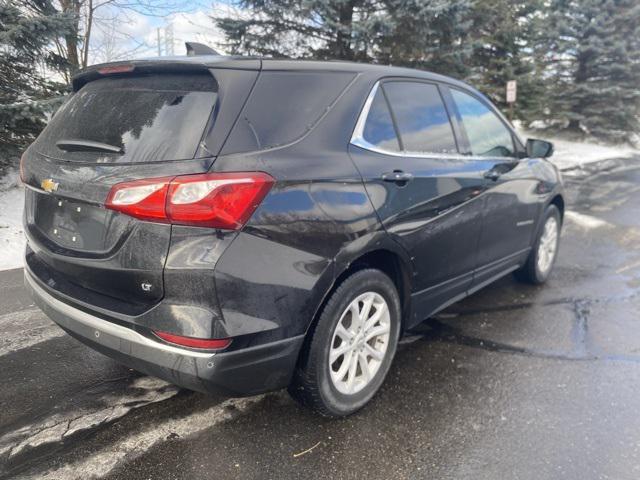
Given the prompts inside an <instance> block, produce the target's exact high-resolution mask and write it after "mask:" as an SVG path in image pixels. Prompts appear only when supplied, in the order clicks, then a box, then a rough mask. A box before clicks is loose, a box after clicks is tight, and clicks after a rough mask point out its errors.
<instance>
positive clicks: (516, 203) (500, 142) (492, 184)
mask: <svg viewBox="0 0 640 480" xmlns="http://www.w3.org/2000/svg"><path fill="white" fill-rule="evenodd" d="M450 93H451V98H452V101H453V106H452V108H453V109H454V110H456V114H457V115H459V118H460V120H461V124H462V132H463V136H462V138H463V141H465V143H466V144H467V146H468V150H469V152H468V153H469V154H470V155H471V158H474V159H476V161H479V162H482V163H483V164H484V165H486V169H487V170H486V173H485V177H486V178H485V183H486V185H485V188H486V192H485V197H486V199H485V208H484V210H483V227H482V233H481V235H480V245H479V249H478V271H477V272H476V275H475V279H474V286H478V285H482V284H483V283H486V282H488V281H491V280H492V279H493V278H494V277H495V276H496V275H500V274H502V273H504V271H505V270H509V269H511V268H514V267H516V266H518V264H520V263H521V262H522V260H523V258H524V257H526V255H527V253H528V248H529V246H530V244H531V239H532V236H533V229H534V228H535V223H536V219H537V218H538V211H539V208H540V205H541V204H540V196H539V195H537V194H536V186H537V184H538V181H537V179H536V175H535V171H534V169H533V168H532V165H531V162H529V161H528V160H527V159H523V160H520V159H519V157H520V156H521V155H520V154H519V152H520V151H521V148H522V147H521V146H520V145H519V144H518V142H517V140H516V139H515V137H514V135H513V133H512V131H511V129H510V128H509V127H508V126H507V125H506V123H505V122H504V120H503V119H501V118H500V116H499V115H498V114H497V113H496V112H495V111H494V109H493V108H492V106H491V105H490V104H489V103H488V102H487V101H485V100H484V99H481V98H480V97H478V96H475V95H474V94H472V93H471V92H466V91H463V90H460V89H457V88H453V87H451V88H450Z"/></svg>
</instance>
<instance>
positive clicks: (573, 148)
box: [518, 130, 640, 175]
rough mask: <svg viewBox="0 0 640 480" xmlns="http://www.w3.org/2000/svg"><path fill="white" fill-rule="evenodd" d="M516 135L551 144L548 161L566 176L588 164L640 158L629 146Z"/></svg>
mask: <svg viewBox="0 0 640 480" xmlns="http://www.w3.org/2000/svg"><path fill="white" fill-rule="evenodd" d="M518 133H519V134H520V137H521V138H523V139H526V138H540V139H543V140H547V141H549V142H552V143H553V146H554V153H553V156H552V157H551V158H550V160H551V161H552V162H553V163H555V164H556V165H557V166H558V167H559V168H560V170H562V171H564V172H566V173H565V174H568V175H571V173H570V172H572V171H576V170H580V168H581V167H583V166H585V165H587V164H589V163H594V162H600V161H602V160H609V159H612V158H627V157H631V156H634V155H636V156H638V157H640V150H638V149H635V148H632V147H629V146H610V145H602V144H599V143H596V142H593V141H590V142H577V141H572V140H565V139H562V138H554V137H547V136H545V135H544V134H541V133H537V132H527V131H524V130H519V131H518Z"/></svg>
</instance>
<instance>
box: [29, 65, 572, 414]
mask: <svg viewBox="0 0 640 480" xmlns="http://www.w3.org/2000/svg"><path fill="white" fill-rule="evenodd" d="M73 89H74V92H75V93H74V94H73V95H72V96H71V97H70V98H69V99H68V101H67V102H66V103H65V104H64V105H63V106H62V107H61V108H60V110H59V111H58V112H57V114H56V115H55V116H54V117H53V119H52V120H51V122H50V123H49V125H48V126H47V128H46V129H45V130H44V132H43V133H42V134H41V135H40V137H39V138H38V139H37V141H36V142H35V143H34V144H33V145H31V146H30V147H29V149H28V150H27V151H26V152H25V154H24V156H23V159H22V163H21V175H22V179H23V181H24V183H25V185H26V187H27V188H26V208H25V219H24V221H25V225H26V229H25V230H26V232H27V236H28V247H27V251H26V261H25V265H26V268H25V277H26V284H27V285H28V287H29V289H30V290H31V292H32V293H33V295H34V297H35V300H36V302H37V304H38V305H39V306H40V308H42V310H44V312H45V313H46V314H47V315H48V316H50V317H51V319H52V320H54V321H55V322H56V323H57V324H59V325H60V326H61V327H62V328H63V329H65V330H66V331H67V332H68V333H69V334H71V335H72V336H74V337H76V338H78V339H79V340H81V341H82V342H84V343H86V344H88V345H89V346H91V347H92V348H95V349H96V350H98V351H100V352H103V353H104V354H106V355H108V356H110V357H113V358H115V359H117V360H118V361H121V362H122V363H124V364H126V365H129V366H131V367H133V368H135V369H137V370H140V371H142V372H146V373H148V374H151V375H155V376H158V377H161V378H164V379H166V380H168V381H170V382H173V383H175V384H178V385H181V386H184V387H186V388H189V389H193V390H198V391H203V392H206V391H218V392H224V393H226V394H228V395H233V396H237V395H251V394H257V393H260V392H265V391H269V390H274V389H280V388H283V387H289V391H290V392H291V393H292V395H294V396H295V397H296V398H298V399H299V400H301V401H303V402H304V403H305V404H308V405H310V406H311V407H313V408H314V409H316V410H317V411H318V412H320V413H322V414H324V415H330V416H338V415H346V414H349V413H351V412H354V411H355V410H357V409H358V408H360V407H362V406H363V405H365V404H366V403H367V402H368V401H369V400H370V399H371V398H372V396H373V395H374V394H375V392H376V391H377V390H378V389H379V387H380V386H381V384H382V382H383V380H384V378H385V375H386V374H387V371H388V370H389V366H390V364H391V361H392V359H393V357H394V353H395V350H396V345H397V343H398V339H399V337H400V336H401V335H402V332H405V331H407V330H410V329H411V328H413V327H415V326H416V325H417V324H418V323H420V322H422V321H423V320H424V319H426V318H427V317H429V316H430V315H433V314H434V313H435V312H437V311H439V310H441V309H443V308H444V307H446V306H447V305H449V304H451V303H452V302H455V301H457V300H459V299H461V298H463V297H465V296H467V295H469V294H471V293H472V292H474V291H476V290H478V289H479V288H482V287H483V286H485V285H487V284H488V283H490V282H492V281H494V280H496V279H497V278H499V277H501V276H503V275H506V274H508V273H510V272H516V273H517V274H518V276H520V277H521V278H523V279H525V280H528V281H530V282H535V283H541V282H544V281H545V279H546V278H547V276H548V275H549V273H550V271H551V269H552V266H553V262H554V259H555V256H556V252H557V248H558V239H559V232H560V227H561V222H562V215H563V209H564V200H563V197H562V182H561V178H560V175H559V173H558V171H557V169H556V168H555V167H554V166H553V165H552V164H550V163H549V162H548V161H547V160H545V159H544V157H547V156H549V155H550V154H551V153H552V145H551V144H549V143H547V142H543V141H540V140H529V141H528V142H527V143H526V144H523V143H522V142H521V140H520V139H519V137H518V135H517V134H516V133H515V132H514V131H513V129H512V128H511V127H510V126H509V124H508V122H506V121H505V119H504V118H503V117H502V115H500V113H499V112H498V111H497V110H496V109H495V107H494V106H493V105H492V104H491V103H490V102H489V101H488V100H487V99H486V98H485V97H484V96H483V95H481V94H480V93H478V92H477V91H476V90H474V89H473V88H471V87H469V86H468V85H466V84H464V83H461V82H459V81H456V80H453V79H451V78H447V77H444V76H440V75H436V74H432V73H427V72H421V71H416V70H409V69H401V68H393V67H385V66H375V65H360V64H353V63H334V62H301V61H289V60H272V59H255V58H233V57H223V56H213V55H204V56H201V55H196V56H191V57H171V58H169V57H167V58H165V59H153V60H144V61H142V60H141V61H133V62H129V63H112V64H108V65H98V66H94V67H91V68H89V69H88V70H86V71H83V72H82V73H80V74H79V75H78V76H76V77H75V78H74V80H73Z"/></svg>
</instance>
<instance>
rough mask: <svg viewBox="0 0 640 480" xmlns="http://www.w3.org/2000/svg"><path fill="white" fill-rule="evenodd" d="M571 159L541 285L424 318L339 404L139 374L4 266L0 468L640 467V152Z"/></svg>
mask: <svg viewBox="0 0 640 480" xmlns="http://www.w3.org/2000/svg"><path fill="white" fill-rule="evenodd" d="M570 173H572V175H571V176H568V177H567V193H568V207H567V209H568V212H567V215H566V221H565V228H564V231H563V236H562V243H561V249H560V256H559V260H558V263H557V264H556V267H555V271H554V274H553V275H552V277H551V279H550V280H549V282H548V283H547V285H545V286H542V287H533V286H527V285H523V284H520V283H518V282H516V281H515V280H514V279H513V278H512V277H511V276H509V277H506V278H504V279H502V280H500V281H499V282H497V283H496V284H494V285H491V286H489V287H487V288H486V289H484V290H482V291H480V292H478V293H477V294H475V295H473V296H472V297H470V298H468V299H466V300H464V301H462V302H460V303H458V304H456V305H453V306H452V307H450V308H449V309H447V310H446V311H445V312H443V313H441V314H439V315H438V316H436V317H435V318H432V319H429V320H427V321H426V322H425V323H424V324H422V325H421V326H420V328H419V330H418V331H416V332H415V335H413V336H411V337H407V338H406V339H405V340H404V341H403V344H402V346H401V348H400V349H399V351H398V354H397V357H396V360H395V362H394V365H393V367H392V369H391V371H390V374H389V377H388V379H387V381H386V383H385V385H384V386H383V388H382V390H381V392H380V394H379V395H378V396H377V397H376V398H375V399H374V401H373V402H372V403H371V404H370V406H368V407H367V408H365V409H364V410H362V411H361V412H359V413H358V414H356V415H354V416H352V417H349V418H346V419H341V420H327V419H323V418H319V417H317V416H315V415H314V414H312V413H310V412H308V411H306V410H305V409H303V408H301V407H299V406H298V405H297V404H296V403H294V402H293V401H292V400H291V399H290V398H289V397H288V396H287V395H286V393H284V392H278V393H273V394H267V395H263V396H260V397H253V398H247V399H224V398H217V397H207V396H205V395H201V394H198V393H192V392H188V391H185V390H180V389H178V388H176V387H173V386H171V385H168V384H166V383H164V382H162V381H160V380H156V379H154V378H150V377H146V376H143V375H141V374H138V373H136V372H134V371H132V370H129V369H127V368H126V367H123V366H120V365H118V364H117V363H115V362H113V361H112V360H109V359H108V358H106V357H103V356H101V355H100V354H98V353H96V352H93V351H92V350H90V349H89V348H87V347H85V346H83V345H81V344H79V343H78V342H76V341H75V340H73V339H71V338H69V337H68V336H66V335H64V334H63V333H62V332H61V331H60V330H59V329H57V327H55V326H53V325H52V324H51V323H50V322H49V321H48V320H47V319H46V318H45V317H44V316H43V315H42V314H41V313H40V312H39V311H38V310H37V309H36V308H35V307H34V306H33V304H32V302H31V301H30V299H29V298H28V297H27V295H26V293H25V291H24V289H23V287H22V272H21V271H20V270H13V271H7V272H0V479H4V478H50V479H61V480H64V479H71V478H83V479H85V478H91V477H92V476H95V477H98V478H112V479H138V478H144V479H204V478H216V479H227V478H233V479H238V478H243V479H244V478H251V479H254V478H255V479H258V478H259V479H262V478H274V479H285V478H369V479H388V478H425V479H427V478H429V479H431V478H438V479H471V478H473V479H476V478H483V479H484V478H487V479H502V478H509V479H536V480H541V479H558V478H570V479H634V480H635V479H638V478H640V414H639V412H640V214H639V210H640V159H635V160H626V161H622V160H612V161H609V162H604V163H601V164H599V165H598V166H597V167H592V170H590V171H581V172H570Z"/></svg>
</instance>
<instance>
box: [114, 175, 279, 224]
mask: <svg viewBox="0 0 640 480" xmlns="http://www.w3.org/2000/svg"><path fill="white" fill-rule="evenodd" d="M273 183H274V180H273V178H272V177H270V176H269V175H267V174H266V173H262V172H233V173H205V174H201V175H183V176H180V177H163V178H152V179H147V180H137V181H134V182H125V183H118V184H117V185H114V186H113V187H112V188H111V191H110V192H109V195H108V196H107V201H106V204H105V206H106V207H107V208H109V209H111V210H117V211H119V212H122V213H125V214H127V215H130V216H132V217H135V218H140V219H142V220H151V221H156V222H164V223H172V224H176V225H194V226H200V227H212V228H221V229H227V230H237V229H239V228H241V227H242V226H243V225H244V224H245V223H246V222H247V220H248V219H249V217H251V215H252V214H253V212H254V211H255V209H256V208H257V207H258V205H259V204H260V202H261V201H262V199H263V198H264V197H265V195H266V194H267V193H268V192H269V190H270V189H271V186H272V185H273Z"/></svg>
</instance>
